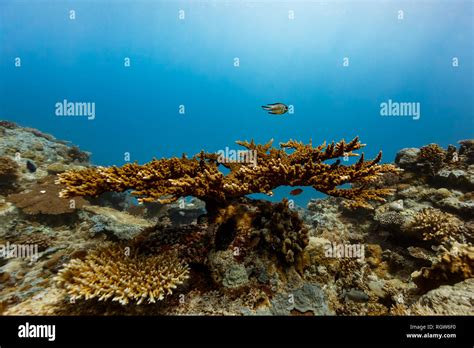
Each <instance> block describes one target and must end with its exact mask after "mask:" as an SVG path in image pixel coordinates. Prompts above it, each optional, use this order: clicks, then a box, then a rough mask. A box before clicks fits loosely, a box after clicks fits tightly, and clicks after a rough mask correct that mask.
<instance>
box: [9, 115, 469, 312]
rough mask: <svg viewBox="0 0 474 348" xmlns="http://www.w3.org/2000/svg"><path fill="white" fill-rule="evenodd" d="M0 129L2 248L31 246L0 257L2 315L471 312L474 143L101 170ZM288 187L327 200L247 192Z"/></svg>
mask: <svg viewBox="0 0 474 348" xmlns="http://www.w3.org/2000/svg"><path fill="white" fill-rule="evenodd" d="M0 134H1V136H0V156H5V157H8V158H13V157H15V162H16V163H17V164H18V165H19V168H18V170H17V178H16V180H15V186H16V187H15V188H16V189H17V192H19V193H17V192H15V193H17V195H18V196H15V195H13V192H8V193H2V192H0V243H1V244H3V245H7V243H10V244H21V245H33V246H35V247H36V246H37V247H38V248H37V251H38V252H37V255H35V256H36V257H35V259H34V260H32V259H31V258H27V257H24V258H22V257H13V258H4V259H2V260H0V261H1V262H0V312H2V313H3V314H5V315H19V314H36V315H84V314H89V315H179V314H192V315H203V314H204V315H223V314H224V315H275V314H281V315H333V314H336V315H388V314H393V315H397V314H399V315H415V314H416V315H420V314H421V315H424V314H434V315H437V314H447V315H455V314H463V315H465V314H468V315H472V306H473V304H474V295H473V291H472V280H473V279H474V277H473V274H472V273H473V271H472V269H473V265H472V264H473V256H472V254H473V250H472V248H473V246H472V245H473V243H474V195H473V193H472V192H473V187H474V166H473V165H472V160H473V158H472V157H473V153H474V147H473V144H474V142H473V141H472V140H463V141H461V142H460V143H459V144H460V146H459V148H456V147H454V146H452V145H450V146H449V147H448V148H447V149H442V148H441V147H438V146H435V145H433V144H431V145H428V146H426V147H423V148H421V149H418V148H409V149H403V150H401V151H400V152H399V153H398V154H397V156H396V160H395V164H394V165H392V164H387V165H382V164H379V163H378V161H379V160H380V158H379V156H377V158H376V159H375V162H374V161H367V162H366V161H365V160H364V159H363V158H362V160H360V161H358V162H357V161H352V160H351V159H350V160H349V161H345V160H344V161H343V160H342V158H341V161H340V162H339V161H338V158H340V157H342V156H343V155H344V154H342V155H341V151H342V150H341V149H342V148H344V150H345V151H344V152H347V151H348V152H349V153H347V154H346V155H348V156H349V157H351V156H354V155H355V153H354V152H355V151H356V150H358V149H360V148H361V147H362V146H363V145H362V144H360V143H359V142H358V140H354V141H352V142H350V143H347V144H346V143H344V144H342V145H341V144H330V145H328V146H326V147H324V146H323V145H325V144H323V145H322V146H320V147H313V146H312V145H311V144H308V145H304V144H301V143H296V142H289V143H286V144H281V145H280V147H277V148H272V146H271V144H266V145H257V144H255V143H253V142H250V143H247V142H243V143H241V144H242V145H243V146H244V148H245V149H244V150H245V151H255V154H256V158H257V162H253V163H235V162H233V163H226V162H225V161H224V163H221V162H219V158H218V157H217V156H216V155H215V154H209V153H204V152H201V153H200V154H198V155H196V156H194V157H192V158H187V157H186V156H183V157H182V158H171V159H162V160H154V161H152V162H150V163H148V164H145V165H138V164H128V165H126V166H123V167H121V168H115V167H111V168H101V167H92V166H91V165H90V164H89V163H88V162H87V160H86V157H85V156H84V155H82V156H83V157H82V159H81V158H80V156H81V155H80V154H79V155H78V156H79V157H78V156H75V155H72V156H71V154H73V153H77V152H78V151H79V152H80V151H81V150H79V149H78V148H75V149H73V148H72V146H70V145H68V143H66V142H62V141H59V140H56V139H55V138H54V137H53V136H51V135H48V134H44V133H42V132H41V131H38V130H34V129H28V128H22V127H21V126H18V125H10V124H8V123H6V122H0ZM349 149H352V150H349ZM17 153H19V154H20V156H17ZM442 154H443V156H442ZM344 157H345V156H344ZM17 159H18V160H17ZM27 161H31V162H34V164H35V166H36V171H34V172H31V171H29V170H27V167H26V163H27ZM253 164H255V166H254V165H253ZM221 166H222V167H226V168H227V169H223V168H222V167H221ZM398 168H402V169H403V171H401V170H399V169H398ZM220 169H222V172H221V171H220ZM57 174H59V181H62V180H65V181H67V182H69V183H70V185H68V184H67V183H66V182H64V183H61V184H59V185H56V184H53V180H54V179H55V178H56V179H57V176H56V175H57ZM344 175H348V177H344V178H342V177H343V176H344ZM341 176H342V177H341ZM89 179H91V180H92V181H89ZM81 180H82V181H81ZM341 180H342V181H341ZM62 185H64V186H62ZM286 185H289V186H295V187H301V186H312V187H313V188H316V189H319V190H320V191H321V192H324V193H328V194H329V196H330V197H326V198H321V199H316V198H313V199H311V200H310V202H309V203H308V205H307V207H306V208H303V207H298V206H296V205H294V202H292V201H286V200H283V201H282V202H279V203H278V202H269V201H266V200H261V199H254V198H249V197H247V195H249V194H252V193H267V194H269V195H271V193H272V191H273V190H274V189H276V188H277V187H279V186H286ZM50 186H54V189H53V187H50ZM129 189H131V190H135V191H136V192H135V194H136V196H137V197H138V198H140V199H141V200H142V201H143V203H144V204H141V205H136V202H135V199H134V198H133V197H132V196H130V194H129V191H128V190H129ZM60 190H64V191H63V194H64V195H65V196H68V197H72V196H74V195H75V194H76V192H77V194H79V193H81V195H85V196H88V195H89V194H91V195H93V196H95V195H98V196H97V197H94V198H91V197H87V200H88V201H87V202H86V201H83V204H82V205H81V204H79V205H78V204H77V202H78V201H77V198H74V200H75V203H76V209H75V210H74V211H69V210H68V209H67V205H66V206H65V209H66V210H63V209H62V208H61V209H60V210H61V211H64V213H60V215H54V214H55V213H56V212H57V211H55V209H56V208H54V206H55V205H56V202H55V199H58V200H60V202H62V203H64V202H66V203H70V202H69V200H67V199H60V198H59V197H58V192H60ZM333 190H335V193H334V194H332V193H333ZM339 190H341V192H343V193H342V194H340V191H339ZM345 190H348V191H345ZM380 190H382V191H380ZM41 191H45V192H44V193H41ZM104 191H107V192H104ZM109 191H110V192H109ZM115 191H119V192H118V193H116V192H115ZM101 192H103V193H101ZM347 192H350V193H347ZM32 193H33V194H32ZM34 193H36V194H34ZM49 193H50V194H51V196H49V195H48V194H49ZM359 193H360V195H359ZM382 193H383V194H382ZM388 193H392V195H385V194H388ZM28 194H30V195H31V196H28ZM187 195H190V197H188V196H187ZM331 195H332V196H333V197H331ZM371 195H374V196H376V197H377V198H375V199H371ZM36 196H41V198H42V199H39V200H38V201H37V200H36V198H38V197H36ZM35 197H36V198H35ZM44 197H45V198H44ZM178 198H179V199H178ZM201 198H202V200H200V199H201ZM351 198H353V199H354V201H353V203H354V204H352V206H351V204H350V203H351V202H352V201H351ZM382 198H385V199H386V200H387V202H384V201H382ZM81 199H82V198H81ZM155 200H159V201H161V203H160V202H155ZM27 203H28V204H27ZM57 203H58V204H59V202H57ZM62 203H61V204H62ZM347 203H349V207H347ZM367 203H370V204H367ZM30 205H31V206H30ZM37 205H38V206H37ZM47 205H52V206H53V207H51V209H52V208H54V209H53V214H49V213H48V212H46V209H50V207H47ZM17 208H18V209H17ZM30 209H31V212H32V213H33V215H30V214H29V211H30ZM43 210H44V211H45V213H43ZM48 214H49V215H48ZM53 220H54V221H60V220H64V221H65V220H69V222H70V223H61V224H56V223H55V224H53V223H52V221H53ZM424 239H425V240H424ZM128 248H129V249H128ZM91 250H92V251H91ZM164 264H165V265H168V268H166V269H165V268H163V265H164ZM109 271H110V272H109ZM108 272H109V273H108ZM114 272H115V273H114ZM162 275H164V277H163V278H160V277H161V276H162ZM160 281H161V282H162V283H160ZM58 283H59V287H58ZM173 284H174V285H176V286H178V285H179V286H180V287H179V290H178V291H179V294H177V293H176V290H177V289H174V288H173V286H174V285H173ZM167 285H169V286H168V288H167ZM126 289H130V290H126ZM171 292H173V294H170V293H171ZM160 298H163V300H162V301H160V300H159V299H160ZM71 300H73V301H75V302H74V303H71ZM153 301H155V303H153Z"/></svg>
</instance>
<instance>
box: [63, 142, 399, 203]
mask: <svg viewBox="0 0 474 348" xmlns="http://www.w3.org/2000/svg"><path fill="white" fill-rule="evenodd" d="M237 143H238V144H239V145H241V146H243V147H245V148H246V149H247V151H252V152H253V153H255V154H256V158H257V163H256V164H255V163H236V162H233V163H219V162H218V157H219V156H217V155H216V154H213V153H205V152H204V151H201V153H200V154H198V155H196V156H194V157H192V158H187V157H186V156H185V155H183V156H182V157H181V158H170V159H160V160H153V161H151V162H149V163H147V164H144V165H139V164H136V163H133V164H126V165H124V166H123V167H121V168H118V167H108V168H104V167H97V168H88V169H84V170H81V171H69V172H66V173H62V174H60V175H59V183H61V184H64V185H65V186H66V188H65V189H64V190H63V191H62V192H61V195H62V196H63V197H71V196H97V195H100V194H101V193H104V192H108V191H116V192H122V191H126V190H130V189H131V190H133V194H134V195H136V196H138V197H139V200H140V201H144V202H147V201H155V200H158V201H159V202H161V203H170V202H174V201H176V200H177V199H179V198H180V197H184V196H194V197H197V198H199V199H202V200H203V201H205V202H206V208H207V209H208V212H209V211H210V210H211V211H212V210H216V208H217V207H219V206H227V205H228V204H229V203H230V202H232V201H233V200H235V199H237V198H239V197H242V196H245V195H248V194H252V193H265V194H268V195H272V194H273V193H272V190H274V189H275V188H277V187H279V186H282V185H287V186H312V187H313V188H315V189H316V190H318V191H321V192H323V193H326V194H328V195H331V196H336V197H343V198H347V199H349V200H351V204H352V205H354V206H363V205H367V204H368V203H367V202H368V201H370V200H374V201H383V197H384V196H387V195H389V194H391V193H392V191H391V190H389V189H385V188H374V187H370V185H369V184H370V183H372V182H374V181H376V180H377V179H378V178H379V176H381V175H383V174H384V173H390V172H391V173H395V172H397V169H396V168H395V167H394V166H393V165H390V164H379V162H380V160H381V153H379V154H378V155H377V157H376V158H375V159H373V160H371V161H365V160H364V155H362V156H361V157H360V159H359V161H358V162H357V163H354V164H351V165H341V162H340V160H338V161H336V162H335V163H332V164H328V163H325V161H328V160H333V159H337V158H339V157H343V156H358V155H357V154H355V153H354V152H353V151H356V150H359V149H361V148H362V147H363V146H365V145H364V144H361V143H360V142H359V139H358V138H357V137H356V138H354V139H353V140H352V141H350V142H349V143H346V142H345V141H344V140H342V141H340V142H338V143H334V142H333V143H331V144H329V145H327V144H326V143H324V144H322V145H320V146H317V147H313V145H312V144H311V143H309V144H307V145H305V144H303V143H300V142H296V141H289V142H287V143H282V144H280V148H279V149H277V148H272V141H270V142H269V143H267V144H265V145H259V144H255V143H254V142H253V141H251V142H246V141H245V142H242V141H238V142H237ZM220 164H222V165H223V166H225V167H227V168H229V169H230V173H228V174H227V175H225V174H224V173H222V172H221V171H220V170H219V165H220ZM344 184H353V186H352V187H351V188H341V187H340V186H341V185H344Z"/></svg>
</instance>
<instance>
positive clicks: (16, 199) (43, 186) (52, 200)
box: [7, 177, 88, 215]
mask: <svg viewBox="0 0 474 348" xmlns="http://www.w3.org/2000/svg"><path fill="white" fill-rule="evenodd" d="M60 190H61V186H58V185H55V184H54V180H53V179H51V177H46V178H45V179H44V180H42V181H41V182H38V183H37V184H36V185H34V186H33V187H32V188H31V189H30V190H28V191H25V192H21V193H17V194H12V195H9V196H8V197H7V200H8V201H10V202H12V203H14V204H15V205H16V206H17V207H18V208H20V209H21V210H22V211H23V212H24V213H25V214H28V215H37V214H45V215H59V214H65V213H73V212H75V210H76V209H79V208H82V207H83V206H84V205H86V204H88V203H87V201H86V200H85V199H84V198H82V197H75V198H74V199H70V200H69V199H64V198H60V197H59V192H60Z"/></svg>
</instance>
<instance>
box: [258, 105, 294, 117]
mask: <svg viewBox="0 0 474 348" xmlns="http://www.w3.org/2000/svg"><path fill="white" fill-rule="evenodd" d="M262 109H263V110H265V111H268V113H269V114H271V115H283V114H286V113H287V112H288V106H286V105H285V104H283V103H274V104H268V105H263V106H262Z"/></svg>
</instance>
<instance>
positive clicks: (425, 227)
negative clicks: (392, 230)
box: [411, 208, 462, 243]
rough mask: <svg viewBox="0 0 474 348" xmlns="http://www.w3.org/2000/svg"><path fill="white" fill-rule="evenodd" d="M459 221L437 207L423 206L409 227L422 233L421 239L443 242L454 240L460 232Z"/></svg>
mask: <svg viewBox="0 0 474 348" xmlns="http://www.w3.org/2000/svg"><path fill="white" fill-rule="evenodd" d="M461 224H462V223H461V221H460V220H459V219H457V218H456V217H455V216H454V215H451V214H449V213H445V212H442V211H441V210H438V209H432V208H425V209H423V210H422V211H420V212H419V213H418V214H416V215H415V217H414V220H413V222H412V225H411V229H412V230H413V231H415V232H417V233H421V234H422V235H423V240H430V241H436V242H439V243H444V242H446V241H448V240H456V239H458V238H459V236H460V233H461Z"/></svg>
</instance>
